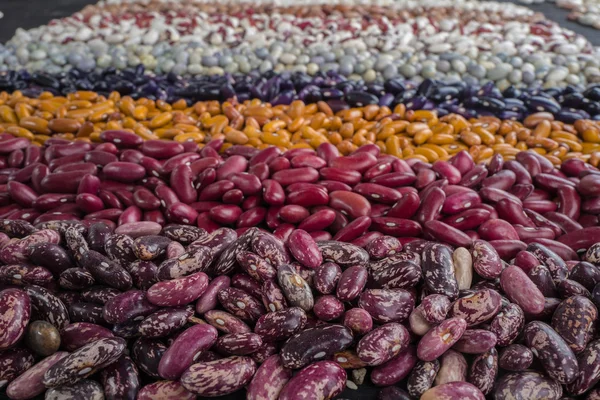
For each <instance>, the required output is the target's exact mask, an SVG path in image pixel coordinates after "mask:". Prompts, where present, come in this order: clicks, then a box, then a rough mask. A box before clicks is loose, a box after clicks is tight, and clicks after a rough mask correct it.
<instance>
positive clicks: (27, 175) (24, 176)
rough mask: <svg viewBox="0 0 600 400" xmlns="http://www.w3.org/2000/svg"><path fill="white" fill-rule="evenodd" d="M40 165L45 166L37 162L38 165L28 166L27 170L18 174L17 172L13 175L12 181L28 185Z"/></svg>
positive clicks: (24, 169) (21, 170) (22, 170)
mask: <svg viewBox="0 0 600 400" xmlns="http://www.w3.org/2000/svg"><path fill="white" fill-rule="evenodd" d="M39 165H43V164H41V163H37V162H36V163H33V164H31V165H28V166H26V167H25V168H22V169H20V170H19V171H18V172H16V173H15V174H14V175H13V177H12V180H14V181H17V182H21V183H28V182H29V181H30V180H31V175H32V174H33V170H34V169H35V168H36V167H37V166H39Z"/></svg>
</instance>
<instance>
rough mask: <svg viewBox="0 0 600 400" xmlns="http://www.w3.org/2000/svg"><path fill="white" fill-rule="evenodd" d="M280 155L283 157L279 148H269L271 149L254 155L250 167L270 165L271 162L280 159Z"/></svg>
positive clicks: (249, 163) (268, 148)
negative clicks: (263, 164) (262, 164)
mask: <svg viewBox="0 0 600 400" xmlns="http://www.w3.org/2000/svg"><path fill="white" fill-rule="evenodd" d="M280 155H281V150H279V148H277V147H275V146H269V147H267V148H265V149H263V150H261V151H259V152H258V153H256V154H255V155H253V156H252V158H250V161H249V162H248V165H249V166H253V165H256V164H259V163H265V164H268V163H269V162H271V161H273V160H274V159H275V158H277V157H279V156H280Z"/></svg>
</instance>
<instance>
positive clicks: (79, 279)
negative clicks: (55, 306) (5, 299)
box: [0, 268, 96, 290]
mask: <svg viewBox="0 0 600 400" xmlns="http://www.w3.org/2000/svg"><path fill="white" fill-rule="evenodd" d="M0 275H1V274H0ZM95 282H96V281H95V280H94V277H93V276H92V274H90V273H89V272H88V271H87V270H85V269H83V268H69V269H66V270H64V271H63V272H61V274H60V276H59V278H58V284H59V286H60V287H62V288H64V289H70V290H82V289H86V288H88V287H90V286H92V285H93V284H94V283H95Z"/></svg>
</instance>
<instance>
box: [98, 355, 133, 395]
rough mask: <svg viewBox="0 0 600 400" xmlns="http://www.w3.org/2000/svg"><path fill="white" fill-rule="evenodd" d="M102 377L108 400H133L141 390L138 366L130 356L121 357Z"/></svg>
mask: <svg viewBox="0 0 600 400" xmlns="http://www.w3.org/2000/svg"><path fill="white" fill-rule="evenodd" d="M101 376H102V384H103V386H104V396H105V398H106V399H107V400H117V399H132V398H135V397H136V396H137V393H138V391H139V390H140V377H139V373H138V369H137V366H136V365H135V364H134V363H133V361H132V360H131V358H129V357H128V356H125V355H124V356H121V358H119V359H118V360H117V361H116V362H114V363H112V364H111V365H109V366H108V367H106V368H105V369H103V370H102V372H101ZM86 398H87V397H86Z"/></svg>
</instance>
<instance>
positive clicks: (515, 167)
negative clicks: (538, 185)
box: [503, 160, 532, 184]
mask: <svg viewBox="0 0 600 400" xmlns="http://www.w3.org/2000/svg"><path fill="white" fill-rule="evenodd" d="M503 168H504V169H508V170H510V171H512V172H514V173H515V175H516V178H517V180H516V183H517V184H532V179H531V175H530V173H529V172H528V171H527V169H526V168H525V167H524V166H523V165H522V164H521V163H519V162H518V161H514V160H509V161H506V162H505V163H504V167H503Z"/></svg>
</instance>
